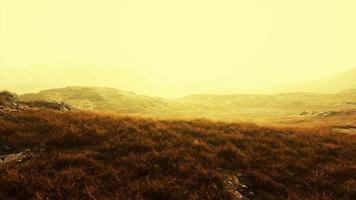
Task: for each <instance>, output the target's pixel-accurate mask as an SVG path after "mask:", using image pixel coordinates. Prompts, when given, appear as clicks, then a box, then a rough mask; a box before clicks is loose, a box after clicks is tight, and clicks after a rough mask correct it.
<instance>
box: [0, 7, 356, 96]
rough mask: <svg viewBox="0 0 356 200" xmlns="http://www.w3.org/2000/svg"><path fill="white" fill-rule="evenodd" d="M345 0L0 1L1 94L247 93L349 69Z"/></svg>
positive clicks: (353, 56)
mask: <svg viewBox="0 0 356 200" xmlns="http://www.w3.org/2000/svg"><path fill="white" fill-rule="evenodd" d="M355 10H356V1H354V0H338V1H335V0H298V1H296V0H268V1H266V0H248V1H246V0H219V1H206V0H179V1H173V0H149V1H147V0H0V89H1V87H3V88H6V89H11V90H14V91H15V92H20V93H21V92H30V91H37V90H40V89H47V88H52V87H64V86H69V85H83V86H85V85H87V86H107V87H115V88H118V89H122V90H131V91H134V92H138V93H142V94H147V95H155V96H164V97H178V96H184V95H187V94H191V93H232V92H235V93H236V92H248V91H254V90H257V89H261V88H267V87H273V86H276V85H281V84H285V83H288V82H298V81H307V80H313V79H321V78H323V77H327V76H329V75H332V74H335V73H339V72H343V71H346V70H348V69H351V68H353V67H356V37H355V35H356V12H355Z"/></svg>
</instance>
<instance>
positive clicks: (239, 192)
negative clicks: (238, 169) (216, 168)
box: [225, 176, 254, 200]
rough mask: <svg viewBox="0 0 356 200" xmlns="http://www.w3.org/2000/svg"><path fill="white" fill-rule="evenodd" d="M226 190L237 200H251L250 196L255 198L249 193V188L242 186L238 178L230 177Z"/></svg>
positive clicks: (227, 179)
mask: <svg viewBox="0 0 356 200" xmlns="http://www.w3.org/2000/svg"><path fill="white" fill-rule="evenodd" d="M225 185H226V188H227V189H228V190H229V191H230V192H231V194H232V196H233V197H234V199H236V200H249V198H248V197H247V194H248V195H249V196H253V195H254V193H253V192H250V191H248V186H247V185H245V184H242V183H241V182H240V180H239V178H238V176H230V177H227V178H226V179H225Z"/></svg>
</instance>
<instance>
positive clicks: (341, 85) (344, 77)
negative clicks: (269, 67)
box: [267, 67, 356, 93]
mask: <svg viewBox="0 0 356 200" xmlns="http://www.w3.org/2000/svg"><path fill="white" fill-rule="evenodd" d="M353 88H356V67H355V68H353V69H351V70H349V71H346V72H343V73H340V74H336V75H333V76H330V77H328V78H325V79H321V80H316V81H309V82H305V83H296V84H288V85H284V86H280V87H276V88H273V89H271V90H267V91H269V92H273V93H276V92H278V93H280V92H321V93H336V92H339V91H342V90H349V89H353Z"/></svg>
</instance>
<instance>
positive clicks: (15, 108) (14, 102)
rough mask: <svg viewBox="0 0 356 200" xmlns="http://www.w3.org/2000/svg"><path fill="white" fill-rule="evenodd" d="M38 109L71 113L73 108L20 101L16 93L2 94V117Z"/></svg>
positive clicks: (55, 103) (59, 104)
mask: <svg viewBox="0 0 356 200" xmlns="http://www.w3.org/2000/svg"><path fill="white" fill-rule="evenodd" d="M36 109H52V110H58V111H71V110H72V107H71V106H70V105H68V104H66V103H62V102H46V101H20V100H19V99H18V97H17V95H16V94H14V93H11V92H8V91H4V92H0V115H4V114H7V113H12V112H19V111H25V110H36Z"/></svg>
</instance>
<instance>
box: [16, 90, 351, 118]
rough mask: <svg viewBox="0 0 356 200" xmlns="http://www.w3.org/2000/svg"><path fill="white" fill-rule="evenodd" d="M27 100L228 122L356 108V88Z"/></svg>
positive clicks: (66, 94) (65, 93)
mask: <svg viewBox="0 0 356 200" xmlns="http://www.w3.org/2000/svg"><path fill="white" fill-rule="evenodd" d="M19 98H20V99H21V100H23V101H36V100H37V101H38V100H41V101H59V102H65V103H68V104H70V105H72V106H73V107H75V108H78V109H84V110H92V111H99V112H115V113H120V114H130V115H141V116H149V117H157V118H166V117H170V118H208V119H214V120H224V121H236V120H245V121H246V120H247V121H255V122H260V121H265V122H267V121H271V120H274V119H281V118H284V117H287V116H296V115H299V114H301V113H305V112H309V113H323V112H328V111H337V110H348V109H355V108H356V98H355V90H347V91H343V92H339V93H334V94H321V93H282V94H273V95H268V94H266V95H261V94H232V95H209V94H201V95H190V96H186V97H183V98H180V99H165V98H159V97H150V96H144V95H138V94H135V93H132V92H127V91H120V90H116V89H112V88H99V87H67V88H58V89H51V90H44V91H41V92H39V93H32V94H24V95H20V97H19Z"/></svg>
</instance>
